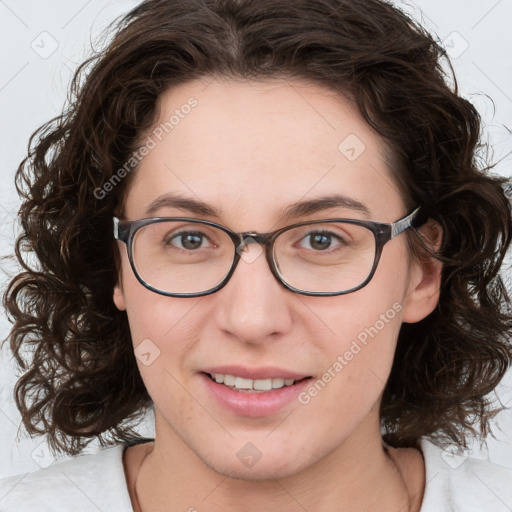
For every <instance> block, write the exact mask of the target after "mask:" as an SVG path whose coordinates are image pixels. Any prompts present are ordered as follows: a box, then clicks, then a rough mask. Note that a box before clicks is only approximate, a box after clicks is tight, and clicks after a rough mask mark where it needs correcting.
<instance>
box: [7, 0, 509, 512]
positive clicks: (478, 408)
mask: <svg viewBox="0 0 512 512" xmlns="http://www.w3.org/2000/svg"><path fill="white" fill-rule="evenodd" d="M443 56H444V54H443V51H442V50H441V48H440V47H439V46H438V45H437V44H436V43H435V41H434V40H433V39H432V37H431V36H430V35H428V34H426V33H425V32H424V31H423V30H422V29H421V28H420V27H418V26H417V25H416V24H414V23H413V22H412V21H411V20H410V19H409V18H407V17H406V16H405V15H404V14H402V13H401V12H400V11H398V10H396V9H395V8H393V7H391V6H390V5H388V4H386V3H384V2H381V1H379V0H350V1H348V0H307V1H306V0H305V1H300V2H289V1H285V0H278V1H275V0H273V1H272V2H270V1H269V2H267V1H259V2H249V1H248V0H238V1H237V0H206V1H202V2H199V1H195V0H187V1H186V2H175V1H169V0H165V1H164V0H150V1H145V2H143V3H141V4H140V6H139V7H137V8H136V9H134V10H133V11H132V12H131V13H129V14H128V15H127V16H126V17H125V18H124V19H123V21H122V22H121V25H120V26H119V28H118V30H117V32H116V35H115V37H114V39H113V40H112V42H111V43H110V45H109V47H108V48H107V50H106V51H105V52H104V53H103V54H101V55H99V56H98V57H97V58H95V59H93V60H91V61H89V62H88V63H87V64H86V65H84V66H82V67H81V69H80V70H79V72H78V74H77V76H76V77H75V81H74V94H75V100H74V101H73V102H72V103H71V104H70V106H69V109H68V110H67V111H66V112H65V113H64V114H63V116H61V117H60V118H59V119H57V120H55V121H53V122H51V123H49V124H48V125H46V127H44V128H43V129H42V130H41V132H40V133H39V134H38V136H39V140H38V141H37V142H36V143H35V144H34V146H33V150H32V152H31V154H30V155H29V157H28V158H27V159H26V160H25V161H24V162H23V164H22V165H21V166H20V169H19V171H18V176H17V180H18V181H17V183H18V187H19V190H20V193H21V194H22V195H23V198H24V203H23V205H22V208H21V219H22V223H23V229H24V233H23V235H22V236H21V238H20V239H19V241H18V245H17V248H18V251H17V254H18V257H19V258H20V260H21V261H23V252H22V251H23V250H26V249H28V250H30V251H32V252H33V253H34V254H35V256H36V257H37V265H34V264H29V263H27V264H26V266H25V271H24V272H23V273H21V274H20V275H18V276H17V277H16V278H15V279H14V280H13V281H12V282H11V284H10V286H9V289H8V290H7V292H6V296H5V303H6V307H7V309H8V311H9V313H10V315H11V316H12V318H13V320H14V322H15V323H14V327H13V331H12V333H11V338H10V340H11V347H12V349H13V351H14V354H15V355H16V357H17V359H18V361H19V363H20V365H22V367H23V368H24V369H25V373H24V374H23V376H22V377H21V378H20V380H19V382H18V384H17V387H16V399H17V403H18V407H19V408H20V410H21V412H22V415H23V421H24V424H25V427H26V428H27V429H28V431H29V432H31V433H33V434H39V433H46V434H47V435H48V439H49V441H50V445H51V446H52V448H53V449H54V450H56V451H64V452H66V453H69V454H78V453H79V452H80V450H81V449H82V448H83V447H84V446H85V445H86V444H87V443H88V442H89V441H91V440H92V439H99V440H100V441H101V442H102V443H103V444H114V445H115V447H113V448H107V449H105V450H103V451H101V452H100V453H99V454H97V455H87V456H82V457H78V458H75V459H73V460H71V461H68V462H64V463H59V464H55V465H53V466H52V467H50V468H49V469H47V470H43V471H40V472H36V473H34V474H31V475H26V476H24V477H21V476H20V477H18V478H13V479H8V480H5V481H4V482H3V483H2V484H1V487H0V489H1V491H2V492H1V493H0V497H1V496H3V498H2V501H0V507H2V510H16V511H20V510H68V509H69V507H70V505H72V506H73V510H84V511H85V510H98V509H99V510H116V511H122V512H125V511H130V510H134V511H143V512H148V511H149V512H156V511H160V510H166V511H167V510H188V511H195V510H199V511H202V510H208V511H211V512H216V511H218V510H224V511H225V510H246V511H261V510H269V509H271V510H285V511H290V512H291V511H299V510H315V511H319V512H322V511H332V510H337V511H349V510H350V511H354V510H364V511H383V510H385V511H398V510H404V511H419V510H421V512H430V511H436V512H437V511H440V510H464V511H467V510H482V509H483V508H484V507H485V509H489V510H501V509H503V510H506V508H503V507H509V508H510V507H512V496H511V490H510V489H511V487H510V482H512V472H511V471H509V470H507V469H505V468H502V467H499V466H496V465H493V464H491V463H484V462H481V461H476V460H472V459H469V458H468V460H465V461H464V463H463V464H462V465H460V467H458V468H452V467H450V465H449V464H447V463H446V462H445V460H444V458H445V457H443V447H444V446H446V445H447V444H449V443H451V445H452V447H453V446H455V447H460V448H464V447H465V446H467V442H468V439H469V436H471V435H480V434H481V435H482V436H485V435H486V434H487V432H488V429H489V421H490V419H491V418H492V415H493V414H494V413H495V412H496V410H495V409H493V408H492V407H491V405H490V404H489V402H488V394H489V393H490V392H491V391H492V390H493V389H494V388H495V387H496V386H497V384H498V383H499V382H500V380H501V378H502V377H503V375H504V373H505V372H506V370H507V368H508V367H509V365H510V361H511V357H512V351H511V340H510V329H511V324H512V316H511V312H510V300H509V298H508V296H507V293H506V290H505V288H504V286H503V282H502V278H501V277H500V274H499V269H500V266H501V264H502V261H503V258H504V255H505V252H506V250H507V247H508V246H509V244H510V236H511V235H510V233H511V208H510V203H509V202H508V201H507V198H506V196H505V193H504V191H503V189H502V183H503V179H500V178H499V177H497V176H494V175H492V174H491V173H490V172H489V171H490V169H480V168H478V166H477V162H476V157H475V148H476V145H477V143H478V134H479V117H478V114H477V112H476V111H475V109H474V107H473V106H472V105H471V104H470V103H469V102H468V101H466V100H464V99H463V98H461V97H459V96H458V95H457V91H456V90H455V91H453V90H451V89H450V87H449V86H448V85H447V84H446V83H445V80H444V76H443V73H442V71H441V67H440V59H441V58H442V57H443ZM27 348H29V349H31V350H32V352H31V356H30V357H29V358H28V359H26V357H27V356H26V355H25V349H27ZM148 409H153V411H154V416H155V438H154V440H147V439H137V438H136V436H135V434H134V430H133V429H134V427H135V426H136V422H137V420H138V419H140V417H141V415H142V414H143V413H144V412H145V411H146V410H148ZM500 507H501V509H500Z"/></svg>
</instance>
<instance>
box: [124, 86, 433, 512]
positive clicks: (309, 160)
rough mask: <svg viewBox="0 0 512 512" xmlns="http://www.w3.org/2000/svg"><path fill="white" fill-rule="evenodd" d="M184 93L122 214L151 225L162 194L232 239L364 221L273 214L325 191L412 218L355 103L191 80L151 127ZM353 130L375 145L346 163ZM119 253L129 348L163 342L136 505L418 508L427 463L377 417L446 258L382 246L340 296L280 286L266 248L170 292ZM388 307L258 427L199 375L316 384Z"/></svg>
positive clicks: (128, 465) (134, 459) (136, 455)
mask: <svg viewBox="0 0 512 512" xmlns="http://www.w3.org/2000/svg"><path fill="white" fill-rule="evenodd" d="M190 96H193V97H195V98H196V99H197V101H198V105H197V107H195V109H194V110H193V111H192V112H191V113H190V114H189V115H188V116H186V117H184V119H181V120H180V122H179V124H178V125H176V126H175V127H174V129H173V130H172V131H170V132H169V134H168V135H167V136H165V137H163V138H162V140H161V141H157V142H158V144H157V145H156V147H155V148H154V149H153V150H152V151H151V152H150V153H149V154H148V155H147V156H146V157H145V158H144V159H143V160H142V162H141V163H140V166H139V168H138V169H137V171H136V174H135V176H134V177H133V180H132V182H131V184H130V186H129V188H128V191H127V194H126V197H125V204H124V216H125V218H126V219H128V220H135V219H140V218H144V217H147V216H148V215H147V214H146V213H145V212H146V209H147V207H148V205H149V204H150V203H151V202H152V201H154V200H155V199H156V198H157V197H159V196H160V195H161V194H162V193H164V192H179V193H181V194H183V195H185V196H187V197H191V198H192V199H196V200H198V199H199V200H201V201H204V202H206V203H208V204H211V205H213V206H215V207H216V208H218V209H219V210H220V211H221V215H220V217H219V218H217V217H210V216H205V215H195V214H192V213H190V212H187V211H183V210H178V209H175V208H170V207H165V208H162V209H160V210H158V211H157V212H155V213H154V214H153V215H152V216H180V215H181V216H192V217H196V218H203V219H207V220H213V221H215V222H218V223H220V224H222V225H224V226H227V227H229V228H231V229H232V230H234V231H237V232H242V231H253V230H254V231H258V232H268V231H273V230H276V229H278V228H280V227H282V226H285V225H289V224H291V223H293V222H300V221H302V220H308V219H311V220H313V219H317V218H325V219H327V218H332V217H345V218H361V219H363V218H364V216H363V214H362V213H360V212H356V211H352V210H349V209H346V208H339V207H336V208H334V209H330V210H326V211H322V212H318V213H315V214H312V215H309V216H306V217H301V218H298V219H296V220H294V221H292V222H284V221H283V219H282V218H280V217H279V211H280V210H281V209H282V208H284V207H286V206H288V205H289V204H291V203H294V202H296V201H299V200H303V199H312V198H315V197H319V196H322V195H327V194H331V193H332V192H333V191H340V192H342V193H343V194H345V195H347V196H349V197H351V198H354V199H357V200H359V201H361V202H363V203H364V204H366V205H367V206H368V207H369V208H370V210H371V217H370V218H371V219H372V220H377V221H381V222H393V221H395V220H397V219H399V218H401V217H402V216H404V215H405V214H407V213H409V212H408V211H407V210H406V208H405V206H404V203H403V199H402V196H401V194H400V192H399V189H398V187H397V186H396V185H395V181H394V178H393V176H392V172H391V170H390V169H389V168H388V165H387V163H386V162H387V161H388V160H387V159H386V158H385V155H386V150H387V148H386V146H385V144H384V142H383V141H382V139H381V138H380V137H379V136H378V135H377V134H376V133H375V132H374V131H373V130H372V129H371V128H370V127H369V126H368V125H367V124H366V123H365V122H364V120H363V119H362V118H361V116H360V115H359V113H358V112H357V111H356V110H355V109H354V108H353V107H352V106H351V105H350V104H349V103H348V102H347V100H346V99H345V98H343V97H340V96H338V95H335V94H334V93H332V92H331V91H329V90H327V89H325V88H323V87H322V86H319V85H312V84H309V83H305V82H299V81H288V80H273V81H267V82H261V81H259V82H253V81H251V82H249V81H245V82H243V81H240V82H226V81H224V80H220V79H217V80H213V81H206V80H201V81H193V82H189V83H186V84H183V85H180V86H178V87H175V88H173V89H171V90H169V91H167V92H166V93H165V94H163V95H162V97H161V98H160V102H159V109H158V112H159V114H160V118H159V119H158V121H157V122H156V123H155V126H157V125H158V124H159V123H161V122H164V121H165V120H167V119H169V117H170V116H171V115H172V113H173V112H174V110H175V109H176V108H179V107H180V106H181V105H183V104H185V103H186V102H187V99H188V98H189V97H190ZM349 134H356V135H357V137H358V138H359V139H360V140H361V141H363V142H364V144H365V146H366V149H365V150H364V152H363V153H362V154H361V155H360V156H359V157H358V158H357V159H356V160H355V161H353V162H351V161H349V160H348V159H347V158H346V157H345V156H344V155H343V154H342V153H341V152H340V151H339V150H338V145H339V144H340V142H341V141H343V140H344V139H345V137H347V136H348V135H349ZM119 250H120V253H121V257H122V267H121V272H120V279H119V284H118V286H116V288H115V290H114V301H115V304H116V305H117V307H118V308H119V309H121V310H126V311H127V314H128V318H129V322H130V328H131V333H132V338H133V344H134V347H137V346H138V345H139V344H140V343H141V342H142V341H143V340H145V339H148V338H149V339H150V340H151V341H152V343H154V345H155V346H157V347H158V349H159V350H160V355H159V357H158V358H156V359H155V360H154V362H153V363H152V364H150V365H148V366H145V365H143V364H141V362H140V361H138V364H139V369H140V372H141V375H142V378H143V380H144V383H145V385H146V387H147V389H148V392H149V394H150V396H151V398H152V399H153V402H154V404H155V418H156V424H155V429H156V431H155V442H154V443H148V444H144V445H139V446H135V447H132V448H129V449H127V450H126V451H125V458H124V463H125V470H126V476H127V482H128V488H129V491H130V494H131V497H132V501H133V502H134V508H135V510H143V511H145V512H147V511H152V512H157V511H161V510H162V511H163V510H166V511H169V510H176V511H178V510H180V511H182V510H195V509H197V510H199V511H203V510H207V511H209V512H217V511H221V510H222V511H224V512H225V511H231V510H232V511H235V510H244V511H247V512H256V511H258V512H259V511H261V510H267V509H268V504H269V503H271V504H272V510H280V511H286V512H295V511H303V510H304V509H306V510H315V511H317V512H324V511H330V512H332V510H337V511H341V512H343V511H349V510H350V511H351V512H353V511H356V510H360V511H363V510H364V511H366V512H368V511H380V512H381V511H382V510H393V511H394V510H396V511H398V510H408V501H409V499H411V504H410V510H419V508H420V505H421V499H422V495H423V490H424V485H425V483H424V480H425V476H424V464H423V459H422V456H421V453H420V451H419V450H416V449H391V458H390V457H387V456H386V454H385V452H384V449H383V442H382V439H381V434H380V423H379V405H380V401H381V397H382V392H383V389H384V386H385V382H386V380H387V378H388V376H389V374H390V370H391V365H392V361H393V356H394V352H395V347H396V340H397V336H398V332H399V329H400V325H401V323H402V322H417V321H419V320H421V319H422V318H424V317H425V316H427V315H428V314H429V313H430V312H432V310H433V309H434V308H435V306H436V304H437V301H438V299H439V284H440V270H441V269H440V266H439V265H438V264H435V263H433V262H430V263H427V262H423V263H419V262H416V261H415V260H412V259H411V258H410V257H409V256H408V253H407V250H406V238H405V235H400V236H399V237H397V238H395V239H393V240H392V241H390V242H389V243H388V244H387V245H386V246H385V247H384V250H383V253H382V257H381V260H380V263H379V266H378V268H377V271H376V273H375V275H374V277H373V279H372V281H371V282H370V283H369V284H368V285H367V286H366V287H364V288H362V289H361V290H358V291H356V292H353V293H350V294H347V295H341V296H335V297H308V296H303V295H298V294H294V293H292V292H291V291H289V290H286V289H285V288H284V287H282V286H281V285H280V284H279V283H278V282H277V281H276V280H275V278H274V277H273V276H272V274H271V273H270V270H269V268H268V265H267V262H266V260H265V258H264V257H263V255H261V256H260V257H257V258H256V259H255V260H254V261H251V262H250V263H248V262H246V261H244V260H241V261H240V263H239V266H238V268H237V270H236V271H235V273H234V275H233V276H232V278H231V280H230V282H229V283H228V284H227V285H226V286H225V287H224V288H223V289H221V290H219V291H218V292H216V293H214V294H212V295H209V296H203V297H197V298H176V297H165V296H162V295H159V294H156V293H153V292H151V291H149V290H147V289H146V288H144V287H143V286H142V285H141V284H140V283H139V282H138V281H137V280H136V278H135V276H134V274H133V272H132V270H131V268H130V266H129V262H128V257H127V253H126V247H125V246H124V244H119ZM248 250H249V252H250V251H258V250H259V249H258V246H257V245H250V246H249V249H248ZM254 254H256V253H254ZM394 303H399V304H400V305H401V307H402V309H401V311H400V312H399V313H398V314H396V316H395V317H394V318H393V319H392V320H390V321H389V322H388V323H387V324H386V325H385V327H384V328H383V329H382V330H380V331H379V333H378V335H377V336H375V337H374V338H373V339H371V341H370V342H369V343H368V344H367V345H366V346H365V347H364V349H363V350H361V351H360V352H359V353H358V354H357V356H355V357H354V358H353V359H352V360H351V361H350V362H349V363H348V364H347V365H346V366H345V367H344V368H343V370H342V371H341V372H339V373H338V374H337V375H336V377H335V378H333V379H332V380H331V382H329V384H328V385H327V386H326V387H325V388H324V389H323V390H322V391H321V392H320V393H318V395H317V396H315V397H314V398H312V399H311V401H310V402H309V403H308V404H306V405H303V404H301V403H299V402H298V401H297V400H294V401H293V402H292V403H291V404H290V405H289V406H287V407H286V408H285V409H283V410H282V411H279V412H278V413H276V414H272V415H269V416H267V417H263V418H249V417H245V416H241V415H237V414H234V413H232V412H230V411H227V410H226V409H224V408H223V407H222V406H221V405H219V404H218V403H217V402H216V401H215V400H214V399H213V397H212V396H211V395H209V394H208V393H207V392H206V389H205V386H204V383H203V381H202V379H201V378H200V377H199V374H198V372H199V371H200V370H201V369H202V368H206V367H207V366H214V365H221V364H241V365H246V366H279V367H283V368H286V369H290V370H294V371H296V372H299V373H303V374H306V375H311V376H314V378H315V380H316V379H317V378H320V377H321V376H322V374H323V373H324V372H325V371H327V369H328V368H329V367H331V366H332V365H333V363H334V362H335V361H336V359H337V356H338V355H340V354H344V353H345V352H346V351H347V350H348V349H349V347H350V344H351V342H352V340H354V339H355V338H356V336H357V335H358V334H359V333H360V332H362V331H364V329H365V328H366V327H369V326H372V325H374V324H375V322H376V320H378V319H379V318H380V315H381V314H383V313H385V312H386V311H387V310H388V309H390V308H391V307H392V305H393V304H394ZM247 442H251V443H253V444H254V445H255V446H256V447H257V448H258V449H259V451H260V452H261V453H262V457H261V459H260V460H259V461H258V462H257V463H256V464H255V465H254V466H252V467H250V468H248V467H245V466H244V465H243V464H242V463H241V462H240V460H239V459H238V457H237V452H238V451H239V450H240V449H241V448H242V447H243V446H244V445H245V444H246V443H247ZM399 470H400V472H401V473H402V475H401V474H400V472H399ZM409 497H410V498H409ZM137 502H138V503H137ZM139 504H140V506H139ZM170 507H172V508H170ZM402 507H403V508H402Z"/></svg>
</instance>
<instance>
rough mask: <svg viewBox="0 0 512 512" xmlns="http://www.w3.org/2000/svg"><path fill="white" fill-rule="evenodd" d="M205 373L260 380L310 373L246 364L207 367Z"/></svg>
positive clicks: (300, 377)
mask: <svg viewBox="0 0 512 512" xmlns="http://www.w3.org/2000/svg"><path fill="white" fill-rule="evenodd" d="M202 371H203V372H204V373H209V374H214V375H215V374H218V373H221V374H223V375H234V376H235V377H242V378H244V379H252V380H260V379H277V378H279V377H282V378H284V379H293V380H301V379H304V378H305V377H309V375H305V374H302V373H297V372H294V371H290V370H286V369H284V368H278V367H277V366H265V367H260V368H248V367H246V366H234V365H225V366H215V367H211V368H205V369H204V370H202Z"/></svg>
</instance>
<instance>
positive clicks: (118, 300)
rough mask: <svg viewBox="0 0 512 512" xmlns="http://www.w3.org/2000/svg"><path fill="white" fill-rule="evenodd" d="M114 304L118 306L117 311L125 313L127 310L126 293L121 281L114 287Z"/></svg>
mask: <svg viewBox="0 0 512 512" xmlns="http://www.w3.org/2000/svg"><path fill="white" fill-rule="evenodd" d="M113 299H114V304H115V305H116V307H117V309H119V310H121V311H124V310H126V303H125V300H124V292H123V285H122V283H121V279H119V281H118V282H117V284H116V285H115V286H114V296H113Z"/></svg>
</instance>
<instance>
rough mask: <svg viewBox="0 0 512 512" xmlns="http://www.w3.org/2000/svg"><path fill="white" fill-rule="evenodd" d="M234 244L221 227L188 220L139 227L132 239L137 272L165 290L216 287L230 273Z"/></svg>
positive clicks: (158, 287)
mask: <svg viewBox="0 0 512 512" xmlns="http://www.w3.org/2000/svg"><path fill="white" fill-rule="evenodd" d="M234 251H235V246H234V244H233V242H232V241H231V239H230V237H229V236H228V235H227V233H225V232H224V231H222V230H221V229H218V228H215V227H213V226H209V225H207V224H201V223H195V222H190V221H165V222H156V223H153V224H148V225H146V226H144V227H142V228H140V229H139V230H138V231H137V233H136V234H135V237H134V240H133V260H134V264H135V268H136V270H137V273H138V274H139V276H140V277H141V278H142V280H143V281H145V282H146V283H147V284H149V285H150V286H152V287H153V288H156V289H157V290H161V291H164V292H168V293H198V292H203V291H206V290H209V289H210V288H214V287H215V286H217V285H218V284H219V283H220V282H221V281H222V280H223V279H224V277H225V276H226V274H227V273H228V272H229V269H230V267H231V264H232V263H233V255H234Z"/></svg>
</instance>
